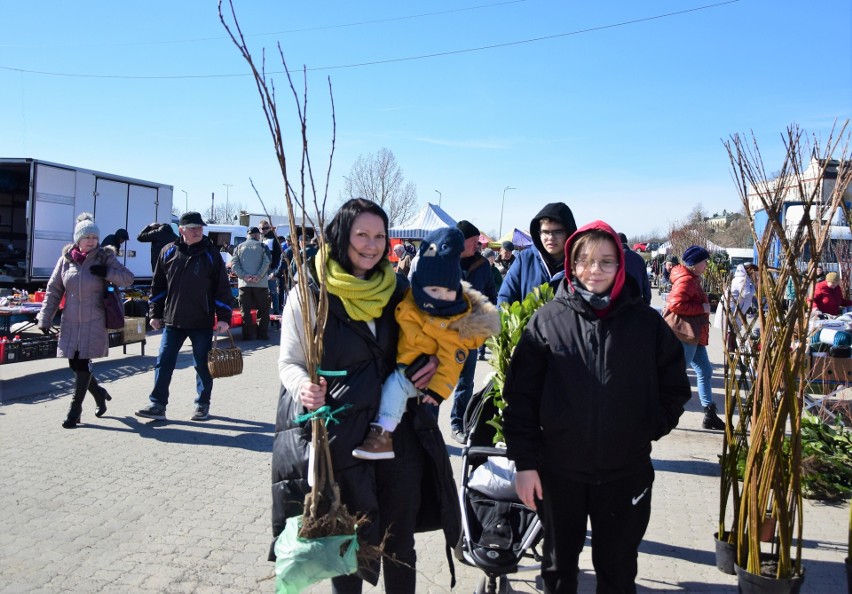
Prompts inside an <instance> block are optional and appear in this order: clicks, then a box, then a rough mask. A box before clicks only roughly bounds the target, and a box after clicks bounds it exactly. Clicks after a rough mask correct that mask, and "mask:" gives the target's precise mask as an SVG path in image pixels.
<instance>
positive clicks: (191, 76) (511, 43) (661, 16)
mask: <svg viewBox="0 0 852 594" xmlns="http://www.w3.org/2000/svg"><path fill="white" fill-rule="evenodd" d="M739 1H740V0H727V1H725V2H717V3H715V4H706V5H704V6H698V7H695V8H687V9H684V10H678V11H675V12H667V13H663V14H658V15H654V16H650V17H643V18H639V19H631V20H628V21H621V22H618V23H612V24H609V25H600V26H597V27H588V28H586V29H578V30H576V31H569V32H567V33H556V34H554V35H545V36H542V37H533V38H529V39H522V40H520V41H507V42H504V43H495V44H491V45H483V46H479V47H474V48H466V49H458V50H448V51H445V52H435V53H431V54H420V55H417V56H407V57H402V58H387V59H384V60H374V61H371V62H357V63H354V64H338V65H336V66H317V67H315V68H306V70H307V71H308V72H318V71H322V70H343V69H347V68H362V67H364V66H377V65H380V64H393V63H396V62H412V61H416V60H427V59H429V58H438V57H443V56H453V55H458V54H467V53H473V52H481V51H486V50H492V49H498V48H503V47H511V46H515V45H524V44H528V43H538V42H541V41H549V40H551V39H559V38H561V37H571V36H574V35H581V34H583V33H594V32H597V31H605V30H607V29H615V28H617V27H625V26H628V25H637V24H640V23H647V22H650V21H655V20H660V19H664V18H669V17H673V16H680V15H684V14H689V13H692V12H698V11H701V10H707V9H710V8H717V7H720V6H725V5H728V4H736V3H737V2H739ZM0 70H10V71H12V72H20V73H23V74H39V75H42V76H64V77H71V78H105V79H123V80H152V79H156V80H180V79H199V78H236V77H247V76H252V75H251V73H239V74H180V75H174V76H164V75H158V76H133V75H126V74H79V73H63V72H46V71H41V70H28V69H24V68H14V67H11V66H0ZM300 71H301V69H300V70H298V71H291V72H300ZM267 74H284V71H283V70H277V71H267Z"/></svg>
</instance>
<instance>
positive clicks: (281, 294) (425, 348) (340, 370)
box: [37, 199, 852, 593]
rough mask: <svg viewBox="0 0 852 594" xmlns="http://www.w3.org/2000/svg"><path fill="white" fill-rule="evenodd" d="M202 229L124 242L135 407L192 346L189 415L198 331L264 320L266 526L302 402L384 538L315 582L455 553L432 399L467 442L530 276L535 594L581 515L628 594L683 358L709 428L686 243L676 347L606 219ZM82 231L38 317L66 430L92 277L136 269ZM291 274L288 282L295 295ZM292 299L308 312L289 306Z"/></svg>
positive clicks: (297, 461)
mask: <svg viewBox="0 0 852 594" xmlns="http://www.w3.org/2000/svg"><path fill="white" fill-rule="evenodd" d="M204 227H205V223H204V221H203V219H202V217H201V215H200V214H199V213H197V212H187V213H184V214H183V216H181V217H180V220H179V221H178V223H177V224H164V223H153V224H151V225H148V226H147V227H145V228H144V229H143V230H142V231H141V232H140V233H139V235H138V237H137V240H138V241H140V242H148V243H151V267H152V271H153V281H152V285H151V295H150V300H149V308H150V310H149V315H150V325H151V327H152V328H153V329H154V330H158V331H159V330H161V331H162V339H161V342H160V349H159V353H158V355H157V360H156V363H155V366H154V385H153V386H152V389H151V392H150V394H149V395H148V403H147V404H146V405H145V406H144V407H143V408H141V409H139V410H138V411H136V415H138V416H140V417H144V418H148V419H152V420H165V419H166V408H167V406H168V404H169V385H170V382H171V379H172V375H173V373H174V371H175V366H176V362H177V356H178V351H179V350H180V348H181V347H182V345H183V344H184V343H185V341H186V340H187V339H189V341H190V343H191V344H192V355H193V361H194V370H195V374H196V386H197V390H196V391H197V394H196V399H195V410H194V413H193V415H192V417H191V419H192V420H193V421H205V420H207V419H208V418H209V415H210V403H211V394H212V390H213V378H212V377H211V374H210V372H209V370H208V366H207V355H208V352H209V351H210V349H211V346H212V341H213V337H214V333H217V332H218V333H221V332H224V331H227V330H229V329H230V324H231V320H232V316H233V310H234V308H235V307H236V304H237V302H238V303H239V307H240V308H241V313H242V328H241V330H242V339H243V340H255V339H259V340H269V339H270V334H269V331H270V322H271V321H273V320H280V352H279V358H278V380H280V389H279V399H278V405H277V407H276V411H277V413H276V414H277V417H276V427H275V437H274V447H273V453H272V526H273V534H272V536H273V538H275V537H277V536H278V535H279V534H280V533H281V531H282V530H283V528H284V525H285V523H286V521H287V520H288V518H292V517H294V516H298V515H299V514H301V513H302V505H303V503H304V499H305V496H306V495H307V494H308V492H309V491H310V486H309V484H308V475H309V472H308V465H309V458H310V443H311V430H310V423H308V422H307V421H306V420H305V415H306V413H311V412H314V411H317V410H319V409H322V408H324V407H326V408H327V409H329V410H331V411H332V412H339V413H341V417H340V420H341V421H342V422H338V423H333V424H329V425H328V432H329V446H328V447H329V450H330V454H331V461H332V466H333V469H334V476H335V480H336V482H337V483H338V485H339V488H340V498H341V500H342V503H343V504H345V505H346V507H347V509H348V510H349V512H350V513H353V514H356V515H361V514H363V515H365V516H366V517H367V518H369V519H370V522H369V524H367V526H366V527H365V528H364V529H363V530H362V531H361V532H359V537H360V538H362V539H363V541H364V542H368V543H371V544H376V545H378V544H379V543H380V542H383V547H384V552H385V556H384V557H383V558H382V559H381V560H380V561H376V562H375V563H373V564H368V565H367V566H362V567H360V568H359V570H358V572H357V573H355V574H352V575H344V576H338V577H335V578H332V579H331V589H332V591H333V592H336V593H343V592H360V591H361V587H362V582H363V581H367V582H369V583H372V584H376V583H378V580H379V577H380V575H381V576H382V578H383V580H384V587H385V591H386V592H398V593H409V592H414V591H415V572H416V570H417V563H416V561H417V560H416V554H415V549H414V534H415V533H416V532H418V531H422V530H436V529H441V530H443V531H444V535H445V539H446V546H447V549H448V550H450V549H452V548H453V547H454V546H455V545H456V543H457V542H458V538H459V531H460V519H459V510H458V500H457V496H456V488H455V484H454V482H453V476H452V470H451V467H450V462H449V457H448V454H447V448H446V444H445V442H444V438H443V436H442V434H441V432H440V430H439V429H438V425H437V418H438V414H437V411H438V409H439V406H440V405H441V403H442V402H443V401H445V400H452V403H451V404H449V406H450V407H451V410H450V412H449V417H450V426H451V435H452V437H453V439H455V440H456V441H458V442H459V443H462V444H464V443H466V442H467V438H468V435H467V434H466V431H467V429H468V428H466V427H465V424H464V417H465V409H466V407H467V404H468V402H469V401H470V398H471V395H472V393H473V390H474V372H475V368H476V362H477V360H482V359H484V358H485V355H486V350H485V348H484V343H485V340H486V339H487V338H488V337H490V336H494V335H496V334H497V333H499V332H500V317H499V313H498V311H499V307H500V306H501V305H502V304H511V303H513V302H515V301H520V300H522V299H524V297H525V296H526V295H528V294H529V293H530V292H532V291H533V290H535V289H536V288H538V287H540V286H541V285H542V284H545V283H549V284H550V285H551V286H552V287H553V288H554V289H555V297H554V299H553V300H552V301H550V302H548V303H547V304H545V305H544V306H543V307H541V308H540V309H539V310H538V311H536V313H535V314H534V315H533V317H532V318H531V319H530V321H529V323H528V325H527V326H526V328H525V329H524V330H523V333H522V335H521V337H520V340H519V342H518V344H517V347H516V348H515V351H514V353H513V354H512V358H511V362H510V365H509V369H508V372H507V376H506V381H505V384H504V386H503V398H504V400H505V402H506V403H507V406H506V408H505V410H504V411H503V423H504V426H503V434H504V437H505V441H506V444H505V445H506V448H507V454H508V457H509V458H510V459H511V460H512V461H513V462H514V464H515V466H516V478H515V481H516V491H517V495H518V498H519V499H520V501H522V502H523V503H524V504H525V505H526V506H528V507H529V508H531V509H533V510H535V511H536V512H537V513H538V515H539V517H540V518H541V519H542V523H543V526H544V543H543V550H542V551H543V560H542V568H541V573H542V579H543V582H544V589H545V592H550V593H555V592H575V591H576V588H577V576H578V558H579V555H580V553H581V551H582V549H583V546H584V542H585V539H586V527H587V522H588V521H589V520H590V521H591V525H592V531H593V541H592V542H593V545H592V547H593V563H594V567H595V571H596V575H597V580H598V591H599V592H635V586H634V582H635V580H636V575H637V571H638V568H637V557H638V547H639V544H640V542H641V540H642V538H643V535H644V533H645V530H646V528H647V525H648V521H649V518H650V510H651V507H650V506H651V500H652V489H653V481H654V469H653V466H652V464H651V442H652V441H655V440H658V439H660V438H662V437H664V436H665V435H667V434H668V433H669V432H671V431H672V429H673V428H674V427H676V426H677V423H678V420H679V418H680V416H681V415H682V413H683V411H684V406H685V404H686V403H687V401H688V400H689V399H690V397H691V388H690V383H689V380H688V378H687V375H686V368H687V366H689V367H691V368H692V369H693V371H694V372H695V375H696V378H697V382H696V383H697V392H698V398H699V400H700V402H701V406H702V407H703V410H704V418H703V423H702V425H703V427H704V428H705V429H708V430H713V431H720V430H723V429H724V428H725V423H724V421H722V420H721V419H720V418H719V416H718V408H717V406H716V404H715V402H714V400H713V396H712V390H711V381H712V376H713V367H712V364H711V363H710V360H709V357H708V353H707V346H708V343H709V328H710V312H711V308H710V303H709V299H708V296H707V294H706V293H705V291H704V289H703V288H702V283H701V278H702V275H703V274H704V272H705V270H706V268H707V265H708V261H709V259H710V254H709V253H708V251H707V250H706V249H705V248H704V247H702V246H698V245H694V246H690V247H689V248H687V249H686V250H684V252H683V253H682V254H681V257H680V260H678V259H677V258H674V257H672V258H669V260H667V261H666V262H665V266H664V267H663V268H662V269H661V271H660V274H661V276H662V278H663V282H664V283H666V284H668V285H670V291H669V294H668V297H667V300H666V304H665V309H666V311H667V312H670V313H672V314H676V315H677V316H678V317H680V318H681V319H685V320H687V323H688V324H689V325H690V326H691V327H692V328H693V329H695V335H694V336H693V337H691V338H688V339H687V338H684V337H683V336H682V335H681V334H680V333H676V332H673V327H670V326H669V325H668V324H667V323H666V322H667V320H668V317H664V316H661V315H660V314H659V313H658V312H657V311H655V310H654V309H653V308H652V307H650V305H649V304H650V302H651V291H650V284H649V281H648V274H647V271H646V268H645V262H644V259H643V258H642V257H641V256H638V255H637V254H636V253H635V252H633V251H632V250H630V249H629V247H628V245H627V241H626V237H624V235H623V234H619V233H617V232H616V231H615V230H613V229H612V228H611V227H610V226H609V225H608V224H607V223H605V222H603V221H594V222H591V223H589V224H586V225H583V226H581V227H579V228H578V227H577V224H576V223H575V220H574V216H573V213H572V211H571V209H570V208H569V207H568V206H567V205H566V204H564V203H561V202H558V203H551V204H547V205H545V206H544V207H543V208H542V209H541V210H540V211H539V212H538V213H537V214H536V215H535V216H534V217H533V219H532V220H531V221H530V225H529V228H530V235H531V240H532V241H531V245H529V246H525V249H522V250H519V249H517V247H518V246H515V245H514V244H513V243H512V242H510V241H503V242H502V243H500V244H499V248H498V249H499V251H495V250H494V249H492V248H491V247H488V246H486V245H483V244H482V243H481V242H480V237H481V233H480V230H479V229H478V228H477V227H476V226H475V225H474V224H473V223H471V222H470V221H466V220H462V221H459V223H458V224H457V225H455V226H454V227H446V228H440V229H437V230H435V231H433V232H432V233H430V234H428V235H427V236H426V237H424V238H422V241H421V242H420V244H419V246H418V247H417V248H416V249H413V250H412V249H411V248H410V247H409V246H407V245H406V244H404V243H397V244H396V245H394V246H393V248H391V240H390V238H389V232H388V216H387V214H386V213H385V211H384V210H383V209H382V208H381V207H380V206H379V205H377V204H376V203H374V202H371V201H369V200H365V199H352V200H349V201H347V202H346V203H344V204H343V205H342V206H341V208H340V209H339V210H338V212H337V213H336V214H335V216H334V217H333V219H332V220H331V221H330V222H329V223H328V225H327V226H326V228H325V229H323V230H322V233H323V238H324V242H323V248H322V250H320V249H319V246H318V245H317V242H316V241H315V240H314V241H312V240H311V239H310V238H308V237H304V236H303V237H301V238H300V242H299V243H300V244H299V245H298V246H289V245H287V243H286V239H284V238H281V237H278V236H276V234H275V229H274V227H273V226H272V225H271V224H270V223H269V221H267V220H263V221H261V222H260V223H259V225H258V226H257V227H251V228H250V229H248V236H247V238H246V240H245V241H244V242H242V243H240V244H239V245H238V246H236V248H234V249H233V253H232V254H231V257H230V259H229V262H228V263H227V264H226V262H225V260H224V259H223V258H222V256H221V254H220V252H219V248H218V247H217V246H215V245H214V244H213V243H212V242H211V241H210V239H209V238H208V237H207V236H205V235H204ZM100 237H101V235H100V230H99V229H98V227H97V225H96V224H95V221H94V218H93V217H92V215H90V214H88V213H83V214H81V215H80V216H79V217H78V221H77V223H76V226H75V227H74V235H73V238H74V241H73V243H72V244H70V245H68V246H67V247H66V248H65V249H64V250H63V252H62V255H61V256H60V258H59V260H58V262H57V264H56V267H55V269H54V271H53V274H52V275H51V278H50V281H49V283H48V286H47V291H46V298H45V301H44V305H43V307H42V310H41V312H40V313H39V315H38V318H37V321H38V326H39V328H41V329H42V330H43V331H44V332H46V333H47V332H50V328H51V325H52V322H53V319H54V317H55V315H56V314H57V312H58V310H59V307H60V303H61V302H62V300H63V298H64V313H63V315H62V317H61V325H60V330H59V346H58V351H57V352H58V356H60V357H64V358H67V359H68V364H69V367H70V368H71V369H72V371H73V372H74V376H75V383H74V392H73V396H72V399H71V404H70V408H69V411H68V413H67V416H66V418H65V420H64V421H63V422H62V426H63V427H65V428H69V429H70V428H73V427H75V426H77V425H78V424H79V423H80V420H81V414H82V406H83V401H84V398H85V395H86V394H87V393H90V394H92V396H93V398H94V401H95V406H96V410H95V415H96V416H98V417H100V416H101V415H103V414H104V413H105V412H106V406H107V405H106V402H107V401H109V400H110V399H111V396H110V395H109V393H108V392H107V390H105V389H104V388H103V387H102V386H100V384H99V383H98V382H97V380H96V378H95V375H94V373H93V367H92V360H93V359H96V358H99V357H105V356H107V354H108V341H107V330H106V327H105V310H104V305H103V293H104V290H105V286H106V284H107V283H113V284H115V285H118V286H127V285H130V284H131V283H132V282H133V274H132V273H131V272H130V271H129V270H128V269H127V268H126V267H125V266H123V265H122V264H121V262H120V259H119V258H118V257H117V253H118V251H119V250H120V249H121V244H122V243H123V242H126V241H127V240H128V239H129V235H128V233H127V231H126V230H124V229H119V230H117V231H116V232H115V233H114V234H111V235H109V236H107V237H105V238H104V239H103V240H101V239H100ZM294 247H295V249H297V250H299V252H300V254H296V253H294V251H293V250H294ZM412 247H413V246H412ZM412 251H414V253H413V254H412V253H411V252H412ZM391 253H392V254H393V256H394V257H393V263H392V262H391V259H390V258H389V257H388V256H389V254H391ZM297 256H298V257H300V259H301V262H303V263H304V266H301V267H299V268H300V269H301V275H302V276H301V277H300V276H299V268H297V266H296V262H295V260H296V257H297ZM232 278H234V279H236V284H237V295H236V297H237V299H235V295H234V293H233V291H232V287H231V279H232ZM320 279H324V282H322V281H321V280H320ZM757 279H758V276H757V268H756V267H755V266H753V265H741V266H738V267H737V269H736V271H735V272H734V275H733V280H732V282H731V284H730V286H729V288H728V293H727V296H726V299H725V302H726V304H725V306H724V307H722V308H720V312H719V313H717V325H719V322H718V318H719V315H721V316H725V315H727V316H732V318H733V319H734V320H742V319H744V318H745V315H746V313H747V312H748V311H750V310H751V309H752V308H754V307H756V306H757V303H756V282H757ZM302 283H304V285H305V286H307V288H308V289H309V290H308V291H307V292H299V291H297V290H292V289H293V287H294V286H295V285H298V284H302ZM322 290H325V291H327V295H328V313H327V316H326V319H325V320H324V321H323V333H322V341H323V349H322V359H321V361H320V362H319V369H320V370H321V373H319V376H318V377H319V379H312V377H317V376H316V375H314V373H313V371H314V370H312V369H309V366H308V363H307V360H306V354H305V350H304V349H303V344H304V343H305V341H306V336H305V325H304V323H303V320H304V316H305V315H308V316H310V317H311V319H310V320H309V322H310V323H313V324H316V323H317V320H316V312H315V309H314V308H313V303H314V301H315V300H316V299H317V296H318V295H319V292H320V291H322ZM305 295H307V296H308V298H309V300H310V301H311V303H310V304H304V303H303V299H304V296H305ZM811 304H812V306H813V308H814V310H815V311H817V312H821V313H824V314H828V315H837V314H838V313H839V312H840V308H841V307H843V306H849V305H852V301H850V300H849V299H846V298H845V296H844V295H843V293H842V290H841V289H840V288H839V286H838V278H837V273H834V272H830V273H828V274H827V275H825V278H824V279H819V282H817V283H816V285H815V287H814V289H813V295H812V297H811ZM728 305H730V307H728ZM252 312H255V315H254V316H253V315H252ZM736 324H737V322H732V321H731V320H729V321H728V322H727V323H724V322H723V324H722V325H721V326H720V327H724V328H736ZM726 340H730V337H729V336H728V335H727V334H726ZM612 435H618V436H619V439H618V440H613V439H612ZM427 486H428V488H426V487H427ZM274 558H275V553H274V551H273V550H272V549H270V559H271V560H274Z"/></svg>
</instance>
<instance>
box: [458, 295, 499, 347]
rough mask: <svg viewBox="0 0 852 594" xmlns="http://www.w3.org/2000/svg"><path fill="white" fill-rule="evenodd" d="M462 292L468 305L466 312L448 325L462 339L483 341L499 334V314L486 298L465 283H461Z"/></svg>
mask: <svg viewBox="0 0 852 594" xmlns="http://www.w3.org/2000/svg"><path fill="white" fill-rule="evenodd" d="M462 292H463V294H464V298H465V300H466V301H467V302H468V303H469V304H470V308H469V309H468V311H467V312H466V313H465V314H463V315H461V317H459V318H458V319H456V320H454V321H453V322H451V323H450V328H451V329H453V330H455V331H457V332H458V333H459V336H460V337H461V338H462V339H468V338H481V339H485V338H488V337H489V336H494V335H496V334H499V333H500V313H499V312H498V311H497V308H496V307H495V306H494V305H493V304H492V303H491V302H490V301H489V300H488V298H487V297H486V296H485V295H483V294H482V293H480V292H479V291H477V290H476V289H474V288H473V287H472V286H471V285H470V283H468V282H467V281H462Z"/></svg>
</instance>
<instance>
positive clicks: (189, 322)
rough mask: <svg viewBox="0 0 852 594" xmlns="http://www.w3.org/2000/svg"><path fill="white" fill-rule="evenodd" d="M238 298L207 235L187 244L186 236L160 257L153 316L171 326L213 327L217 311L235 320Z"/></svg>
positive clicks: (225, 318)
mask: <svg viewBox="0 0 852 594" xmlns="http://www.w3.org/2000/svg"><path fill="white" fill-rule="evenodd" d="M233 303H234V298H233V295H232V294H231V286H230V284H229V283H228V273H227V271H226V270H225V263H224V262H223V261H222V256H221V255H220V254H219V251H218V250H217V249H216V248H215V247H214V246H213V243H212V242H211V241H210V239H208V238H207V237H206V236H204V237H202V238H201V241H199V242H198V243H196V244H193V245H187V244H186V242H184V240H183V237H179V238H178V239H177V241H175V242H174V243H171V244H169V245H167V246H166V247H165V248H164V249H163V251H162V252H161V253H160V256H159V258H158V259H157V265H156V266H155V268H154V280H153V281H152V283H151V302H150V309H151V318H152V319H161V320H163V321H164V323H165V324H166V325H167V326H175V327H177V328H184V329H190V330H198V329H202V328H210V329H211V330H212V329H213V326H214V324H215V320H214V317H213V316H214V314H216V315H217V316H218V318H219V320H220V321H224V322H227V323H228V324H230V323H231V312H232V310H233Z"/></svg>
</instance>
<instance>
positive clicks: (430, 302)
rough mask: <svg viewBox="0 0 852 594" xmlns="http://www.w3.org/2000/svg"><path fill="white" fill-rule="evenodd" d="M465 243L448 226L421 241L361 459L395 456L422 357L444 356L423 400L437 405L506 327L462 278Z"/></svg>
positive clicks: (415, 392)
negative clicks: (390, 366)
mask: <svg viewBox="0 0 852 594" xmlns="http://www.w3.org/2000/svg"><path fill="white" fill-rule="evenodd" d="M464 243H465V238H464V235H463V233H462V232H461V231H460V230H459V229H456V228H453V227H447V228H444V229H438V230H436V231H432V232H431V233H429V235H427V236H426V237H425V238H424V239H423V242H422V243H421V244H420V249H419V251H418V257H419V259H418V263H417V267H416V268H415V269H414V273H413V274H412V277H411V288H410V289H408V290H407V291H406V293H405V296H404V297H403V299H402V301H401V302H400V304H399V305H397V307H396V321H397V322H398V323H399V344H398V346H397V368H396V370H395V371H394V372H393V373H392V374H391V375H390V376H389V377H388V378H387V379H386V380H385V382H384V384H383V385H382V396H381V404H380V405H379V414H378V418H377V419H376V422H374V423H372V424H371V426H370V432H369V433H368V435H367V438H366V440H365V441H364V443H363V444H362V445H360V446H359V447H357V448H356V449H355V450H353V451H352V455H353V456H355V457H356V458H361V459H365V460H387V459H391V458H393V457H394V453H393V439H392V434H393V431H394V430H395V429H396V427H397V425H398V424H399V421H400V419H401V418H402V414H403V413H404V412H405V407H406V403H407V401H408V399H409V398H415V397H416V396H417V395H418V393H419V392H418V390H417V388H415V387H414V384H413V383H412V381H411V380H410V379H409V377H410V375H411V373H413V372H415V371H416V368H417V366H418V363H419V361H425V360H426V359H428V356H429V355H435V356H437V358H438V361H439V365H438V371H437V372H436V373H435V375H434V376H433V377H432V379H431V380H430V382H429V384H428V385H427V386H426V387H425V388H424V389H423V400H424V401H425V402H428V403H429V404H432V405H435V406H437V405H438V404H439V403H440V402H441V401H442V400H446V399H447V398H448V397H449V396H450V394H452V392H453V389H454V388H455V386H456V382H457V381H458V378H459V374H460V373H461V370H462V367H463V366H464V363H465V361H466V360H467V357H468V353H469V352H470V351H471V350H472V349H477V348H479V347H480V346H481V345H482V344H483V343H484V342H485V339H486V338H488V337H489V336H492V335H494V334H496V333H498V332H499V331H500V315H499V314H498V313H497V308H496V307H495V306H494V305H493V304H492V303H491V302H490V301H489V299H488V298H487V297H486V296H485V295H483V294H482V293H480V292H479V291H477V290H475V289H473V288H472V287H471V286H470V285H469V284H468V283H466V282H462V280H461V279H462V270H461V261H460V256H461V253H462V251H463V249H464Z"/></svg>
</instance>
